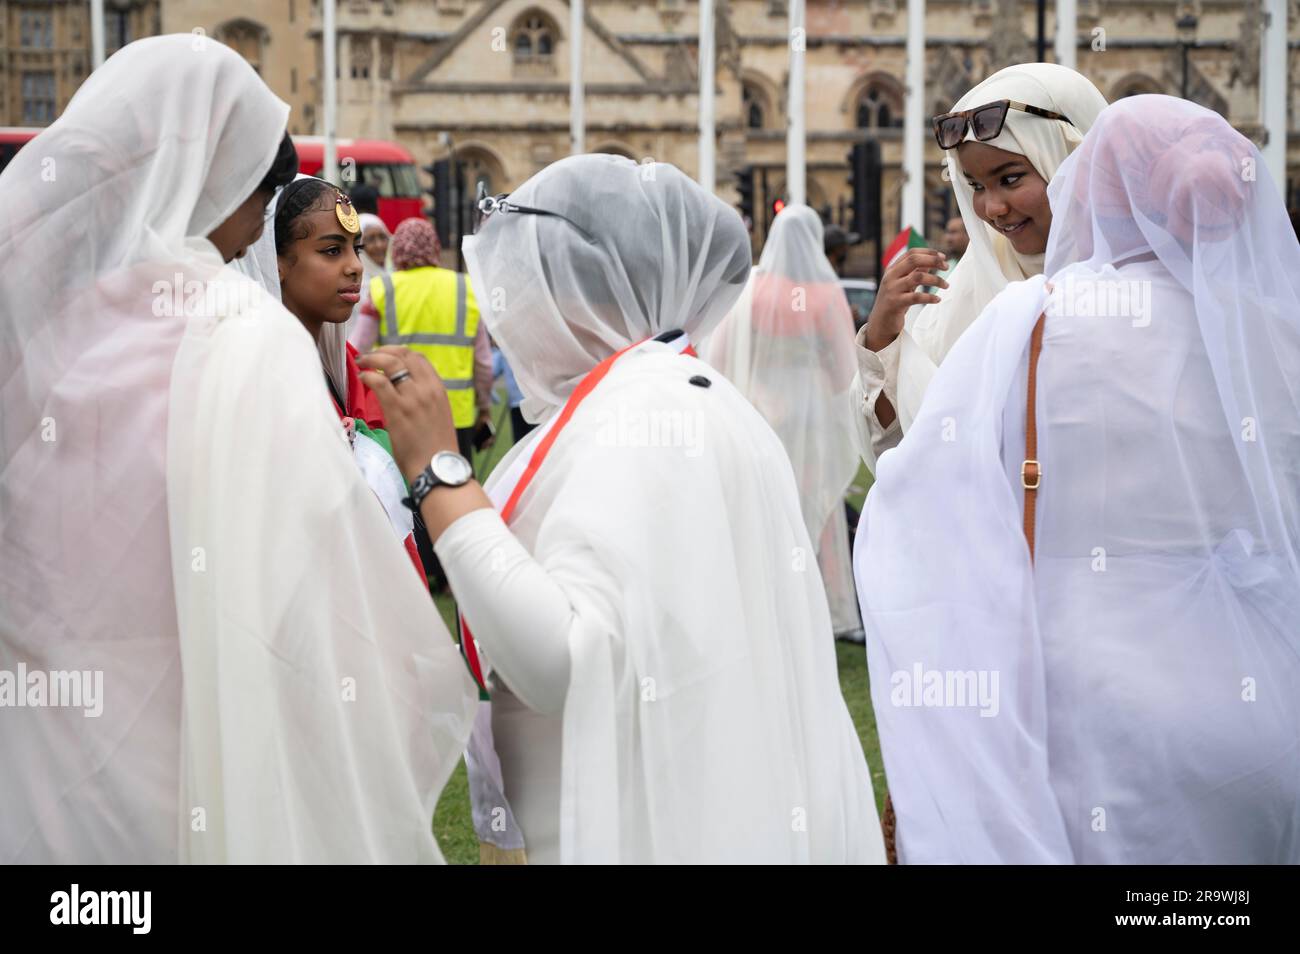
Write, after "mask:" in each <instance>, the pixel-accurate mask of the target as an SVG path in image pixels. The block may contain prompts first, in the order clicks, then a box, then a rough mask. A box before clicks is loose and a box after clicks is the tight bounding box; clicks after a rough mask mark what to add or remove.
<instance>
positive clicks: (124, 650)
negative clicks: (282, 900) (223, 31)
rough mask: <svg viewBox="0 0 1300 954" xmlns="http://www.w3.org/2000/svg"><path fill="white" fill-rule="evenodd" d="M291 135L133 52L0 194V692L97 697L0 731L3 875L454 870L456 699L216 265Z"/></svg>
mask: <svg viewBox="0 0 1300 954" xmlns="http://www.w3.org/2000/svg"><path fill="white" fill-rule="evenodd" d="M288 111H289V108H288V106H286V105H285V104H284V103H282V102H280V101H279V100H278V99H276V97H275V96H274V95H273V94H272V93H271V92H270V90H269V89H267V87H266V86H265V84H264V83H263V82H262V81H261V79H260V78H259V77H258V76H257V74H256V73H255V72H254V71H253V69H252V68H251V67H249V65H248V64H247V62H245V61H244V59H243V58H242V57H240V56H238V55H237V54H236V53H234V52H233V51H232V50H230V49H228V48H227V47H224V46H222V45H221V44H218V43H215V42H213V41H211V40H207V39H204V38H201V37H198V38H196V37H194V36H191V35H190V34H184V35H182V36H166V37H155V38H150V39H146V40H140V41H138V42H136V43H132V44H129V45H127V46H126V47H124V48H123V49H122V50H120V51H119V52H118V53H116V54H114V56H113V57H111V58H110V59H109V60H108V61H107V62H106V63H105V64H104V66H103V67H102V68H100V69H98V70H96V71H95V72H94V73H93V74H92V75H91V76H90V78H89V79H88V80H87V81H86V82H85V84H83V86H82V87H81V89H80V90H79V91H78V92H77V94H76V96H75V97H74V98H73V100H72V102H71V103H70V104H69V105H68V108H67V109H66V110H65V112H64V114H63V115H62V117H60V119H59V120H58V121H57V122H55V123H54V124H53V125H52V126H50V128H49V129H48V130H46V131H45V132H43V133H42V134H41V135H39V136H38V137H37V138H36V139H35V140H33V142H32V143H31V144H30V145H29V146H28V147H27V148H25V149H24V150H23V151H22V152H21V153H19V154H18V156H17V158H16V159H15V160H14V161H13V162H12V163H10V165H9V166H8V168H6V169H5V171H4V174H3V176H2V177H0V201H2V202H3V204H4V207H5V208H6V210H7V214H6V216H5V218H4V221H3V224H2V225H0V249H2V250H3V254H4V257H5V261H6V268H5V270H4V272H3V275H2V276H0V308H3V309H4V315H3V320H2V321H0V387H3V393H2V394H0V404H2V405H3V407H4V409H5V411H4V415H3V418H2V419H0V457H2V458H3V460H4V464H5V466H4V468H3V470H0V546H2V547H3V554H2V557H0V567H3V570H2V571H0V668H3V669H4V670H7V671H13V670H14V669H15V668H16V667H20V666H22V667H26V668H27V669H28V670H39V671H49V672H52V673H61V672H63V673H66V672H78V671H85V672H88V673H91V674H99V678H100V679H102V696H101V698H100V700H99V701H100V703H101V709H102V711H100V712H99V713H98V714H95V717H93V718H86V717H84V714H83V712H82V711H79V710H78V709H72V708H52V707H45V708H15V709H7V710H6V711H5V714H4V717H3V718H0V754H2V757H3V761H4V763H5V766H6V770H5V771H4V772H3V773H0V804H3V805H4V812H3V813H0V857H3V858H4V860H6V861H10V862H13V861H19V862H35V861H56V862H79V863H86V862H105V863H107V862H113V863H131V862H150V863H156V862H166V861H176V860H182V861H201V862H210V861H230V862H261V861H274V862H289V861H437V860H440V859H441V855H440V853H439V851H438V846H437V844H436V843H435V842H434V840H433V838H432V835H431V834H430V818H431V815H432V812H433V808H434V803H435V800H436V798H437V795H438V792H439V791H440V789H441V788H442V785H443V783H444V782H445V781H446V779H447V777H448V776H449V774H450V773H451V771H452V769H453V768H454V766H455V762H456V759H457V757H458V756H459V752H460V749H461V746H462V745H463V743H464V740H465V738H466V736H467V734H468V729H469V724H468V718H469V715H470V713H471V712H472V708H473V692H472V682H471V681H470V680H469V679H468V677H467V676H466V674H465V672H464V667H463V665H462V663H461V660H460V659H459V657H458V654H457V653H456V649H455V647H454V644H453V643H452V642H451V640H450V638H449V636H448V634H447V632H446V629H445V627H443V625H442V623H441V621H440V620H439V618H438V615H437V613H436V611H435V610H434V609H433V607H432V606H431V604H430V601H429V599H428V594H427V593H426V592H424V591H423V589H422V587H421V586H420V584H419V581H418V580H417V579H416V578H415V576H414V574H412V573H411V570H410V565H409V563H407V561H406V558H405V556H404V555H403V553H402V550H401V548H400V547H399V546H397V545H396V544H395V542H394V540H393V534H392V531H391V530H390V529H389V525H388V520H387V519H386V518H385V516H384V511H383V508H382V507H381V506H380V504H379V502H378V500H377V499H376V498H375V497H374V495H373V494H372V493H371V492H370V490H369V488H368V487H367V486H366V484H365V482H364V481H363V480H362V478H361V475H360V473H359V472H358V470H357V468H356V466H355V465H354V464H353V463H352V461H351V460H350V459H349V454H348V450H347V446H346V442H345V438H344V436H343V433H342V431H341V429H340V428H339V424H338V419H337V418H336V416H335V415H334V414H333V413H332V412H331V410H330V402H329V396H328V393H327V391H326V388H325V384H324V381H323V379H322V375H321V371H320V362H319V359H318V357H317V354H316V350H315V349H314V348H313V346H312V342H311V338H310V336H309V335H308V334H307V332H306V331H305V330H304V329H303V327H302V325H301V324H300V323H299V322H298V320H297V319H295V318H294V317H293V316H292V315H290V314H289V313H288V312H287V311H285V310H284V308H283V307H281V306H280V304H279V303H278V302H277V301H275V300H274V299H273V298H271V297H270V296H268V295H267V294H266V293H265V292H264V291H263V290H262V289H261V288H260V287H259V286H258V285H256V284H254V283H253V282H250V281H248V280H247V279H246V278H245V277H243V276H241V275H240V274H239V273H237V272H236V271H235V270H233V269H231V268H227V267H226V265H225V263H226V262H229V261H230V260H232V259H234V258H237V257H238V256H240V255H242V254H243V253H244V250H245V249H246V248H247V247H248V246H249V244H250V243H252V242H253V241H254V240H255V239H256V238H257V236H258V234H259V233H260V231H261V229H262V226H263V222H264V215H265V205H266V203H267V201H268V200H269V199H270V197H271V194H272V187H273V186H274V185H279V184H283V179H281V180H279V181H277V182H272V183H267V182H265V181H264V176H265V174H266V173H267V170H268V168H269V167H270V166H271V164H272V160H273V159H275V157H276V156H277V151H276V147H277V143H279V142H281V139H282V137H284V130H285V124H286V120H287V117H288ZM289 175H291V170H290V172H289ZM287 177H288V176H286V177H285V178H287ZM259 182H261V183H262V185H260V186H259ZM362 580H366V581H369V582H368V583H367V585H362V584H361V582H360V581H362ZM375 581H379V582H378V583H376V582H375ZM86 714H91V713H86Z"/></svg>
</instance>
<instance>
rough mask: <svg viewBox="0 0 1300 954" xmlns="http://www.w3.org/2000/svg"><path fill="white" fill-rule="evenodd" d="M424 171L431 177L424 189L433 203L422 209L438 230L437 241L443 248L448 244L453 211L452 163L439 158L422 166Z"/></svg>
mask: <svg viewBox="0 0 1300 954" xmlns="http://www.w3.org/2000/svg"><path fill="white" fill-rule="evenodd" d="M424 171H425V172H427V173H428V174H429V175H430V176H432V177H433V184H432V185H431V186H429V187H428V188H426V189H425V190H424V191H425V192H427V193H429V196H430V197H431V198H432V199H433V205H432V206H430V207H428V208H426V209H425V210H424V214H425V215H426V216H428V217H429V219H430V221H432V222H433V227H434V228H435V229H437V231H438V241H439V242H440V243H441V244H442V246H443V247H444V248H447V247H449V246H450V239H451V222H452V218H453V215H454V213H455V204H454V202H453V200H452V195H451V189H452V181H451V180H452V165H451V160H450V159H439V160H437V161H436V162H431V163H430V164H429V165H427V166H425V167H424Z"/></svg>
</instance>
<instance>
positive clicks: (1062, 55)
mask: <svg viewBox="0 0 1300 954" xmlns="http://www.w3.org/2000/svg"><path fill="white" fill-rule="evenodd" d="M1078 53H1079V15H1078V6H1077V4H1076V3H1075V0H1056V62H1058V63H1060V64H1061V65H1062V66H1068V67H1069V68H1070V69H1075V68H1076V66H1077V64H1078Z"/></svg>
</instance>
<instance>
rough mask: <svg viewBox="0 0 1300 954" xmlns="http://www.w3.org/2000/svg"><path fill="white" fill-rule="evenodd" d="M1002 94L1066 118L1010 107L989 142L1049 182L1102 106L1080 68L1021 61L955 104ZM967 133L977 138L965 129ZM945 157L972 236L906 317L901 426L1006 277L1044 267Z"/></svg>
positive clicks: (951, 156) (949, 155)
mask: <svg viewBox="0 0 1300 954" xmlns="http://www.w3.org/2000/svg"><path fill="white" fill-rule="evenodd" d="M999 99H1011V100H1015V101H1017V102H1021V103H1029V104H1030V105H1033V106H1041V107H1043V108H1044V109H1050V110H1052V111H1054V112H1058V113H1062V114H1063V115H1065V116H1068V117H1069V118H1070V122H1069V123H1065V122H1062V121H1060V120H1056V119H1043V118H1042V117H1040V116H1033V115H1030V114H1029V113H1025V112H1022V111H1020V110H1016V109H1012V110H1008V112H1007V119H1006V124H1005V125H1004V126H1003V127H1002V132H1001V133H1000V134H999V135H998V137H997V138H996V139H991V140H989V142H988V145H990V146H993V147H995V148H997V149H1003V150H1006V151H1007V152H1014V153H1018V154H1020V155H1023V156H1024V157H1025V158H1026V159H1028V160H1029V162H1030V164H1031V165H1032V166H1033V167H1034V169H1035V170H1037V172H1038V174H1039V175H1041V176H1042V177H1043V178H1044V179H1046V180H1047V181H1048V182H1051V180H1052V177H1053V176H1055V175H1056V170H1057V169H1058V168H1060V166H1061V163H1063V162H1064V161H1065V159H1066V157H1067V156H1069V155H1070V153H1071V152H1073V151H1074V149H1075V148H1076V147H1077V146H1078V145H1079V143H1080V142H1082V141H1083V137H1084V135H1085V134H1086V133H1087V131H1088V130H1089V129H1090V128H1091V127H1092V124H1093V122H1094V121H1095V120H1096V118H1097V115H1098V114H1099V113H1100V112H1101V111H1102V110H1103V109H1104V108H1105V107H1106V100H1105V98H1104V97H1103V96H1102V95H1101V93H1100V92H1098V90H1097V87H1095V86H1093V85H1092V83H1091V81H1089V80H1088V79H1087V78H1086V77H1085V76H1083V74H1081V73H1078V72H1076V71H1074V70H1072V69H1070V68H1068V67H1065V66H1059V65H1057V64H1055V63H1022V64H1019V65H1016V66H1008V67H1007V68H1006V69H1003V70H999V71H998V72H996V73H994V74H993V75H992V76H990V77H989V78H988V79H986V80H984V82H982V83H980V84H979V85H978V86H976V87H974V88H973V89H972V90H971V91H970V92H968V93H967V94H966V95H965V96H963V97H962V98H961V99H960V100H958V101H957V103H956V104H955V105H954V106H953V109H954V110H962V109H972V108H974V107H976V106H982V105H984V104H985V103H991V102H993V101H995V100H999ZM966 138H967V140H970V139H973V138H974V137H973V136H972V135H971V133H970V132H969V131H968V132H967V134H966ZM944 162H945V164H946V175H947V176H948V178H949V180H950V181H951V182H952V186H953V190H954V191H955V192H956V193H957V206H958V208H959V209H960V210H961V218H962V222H963V223H965V225H966V232H967V234H969V235H970V247H969V248H968V249H967V251H966V254H965V255H963V256H962V258H961V261H959V262H958V263H957V266H956V268H954V269H953V272H952V274H951V275H949V276H948V285H949V287H948V288H947V290H946V291H944V292H943V293H942V295H941V296H940V297H941V299H942V300H941V301H939V302H938V303H937V304H931V305H924V306H917V307H914V308H913V309H912V310H911V312H910V313H909V314H908V316H907V323H906V333H905V334H904V335H903V337H902V347H901V352H900V355H899V363H900V367H899V387H898V405H899V406H898V408H897V410H898V415H899V419H900V421H901V422H902V426H903V430H904V431H906V430H908V428H909V427H910V426H911V423H912V421H913V420H914V419H915V417H916V413H917V410H918V409H919V408H920V403H921V398H922V397H923V396H924V394H925V388H926V386H927V385H928V384H929V382H930V378H932V377H933V376H934V372H935V369H936V368H937V367H938V365H939V363H940V362H942V361H943V359H944V357H945V356H946V355H947V354H948V351H949V349H951V348H952V346H953V343H954V342H955V341H956V340H957V339H958V338H959V337H960V336H961V334H962V332H964V331H965V330H966V329H967V328H969V327H970V325H971V323H972V322H973V321H974V320H975V319H976V318H977V317H979V314H980V312H981V311H983V310H984V308H985V306H987V305H988V303H989V302H991V301H992V300H993V298H994V296H995V295H997V293H998V292H1000V291H1001V290H1002V289H1003V288H1005V287H1006V285H1007V283H1008V282H1018V281H1023V280H1024V279H1026V278H1030V277H1032V276H1034V275H1039V274H1041V273H1042V271H1043V256H1042V255H1041V254H1040V255H1021V254H1020V253H1018V252H1017V251H1016V250H1015V249H1013V248H1012V247H1011V243H1010V242H1008V241H1007V239H1006V237H1005V236H1004V235H1002V234H1000V233H999V232H997V231H996V230H995V229H994V228H993V227H992V226H990V225H988V224H987V223H986V222H984V221H983V220H982V219H980V217H979V216H977V215H976V214H975V193H974V190H972V189H971V187H970V184H969V183H968V182H967V181H966V174H965V173H964V172H963V171H962V168H961V165H960V163H959V162H958V157H957V150H955V149H950V150H948V151H947V152H946V153H945V156H944Z"/></svg>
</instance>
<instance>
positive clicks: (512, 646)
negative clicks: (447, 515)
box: [433, 508, 576, 713]
mask: <svg viewBox="0 0 1300 954" xmlns="http://www.w3.org/2000/svg"><path fill="white" fill-rule="evenodd" d="M433 549H434V552H435V553H437V555H438V560H439V561H440V562H441V563H442V568H443V571H444V572H445V573H446V574H447V580H448V582H449V583H450V584H451V590H452V593H453V594H455V597H456V602H457V604H458V605H459V608H460V611H461V613H462V614H463V615H464V616H465V619H466V620H467V621H468V622H469V626H470V629H471V630H472V631H473V633H474V638H475V639H476V640H477V641H478V642H479V643H481V644H482V646H483V649H484V651H485V653H486V655H488V656H489V657H490V659H491V663H492V668H493V669H494V670H496V671H497V672H498V673H499V674H500V675H501V678H502V679H503V680H504V681H505V683H506V684H507V685H508V686H509V687H510V690H511V691H512V692H513V693H514V694H515V695H516V696H518V697H519V698H520V699H521V700H522V701H523V702H524V704H525V705H527V706H528V707H529V708H530V709H533V710H534V711H537V712H543V713H558V712H560V711H562V709H563V708H564V697H565V694H566V692H567V691H568V687H569V630H570V629H571V628H572V627H573V625H574V624H575V622H576V613H575V612H574V609H573V606H572V604H571V603H570V601H569V598H568V596H566V595H565V593H564V591H563V590H562V589H561V588H560V586H559V585H558V584H557V583H556V582H555V581H554V580H553V579H552V578H551V576H550V574H548V573H547V572H546V570H545V569H544V568H543V567H542V565H541V564H540V563H538V562H537V561H536V560H535V559H534V558H533V557H532V556H531V555H530V554H529V553H528V551H527V550H525V549H524V547H523V544H521V543H520V542H519V541H518V540H517V539H516V538H515V535H514V534H513V533H511V532H510V530H509V528H507V527H506V525H505V523H504V522H502V520H501V515H500V514H498V513H497V512H496V511H495V510H490V509H487V508H483V509H481V510H473V511H471V512H470V513H467V514H465V515H464V516H463V517H461V518H459V519H458V520H456V522H454V523H453V524H452V525H451V526H449V527H448V528H447V529H446V530H444V531H443V533H442V536H440V537H439V538H438V540H437V542H436V543H435V544H434V546H433Z"/></svg>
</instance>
